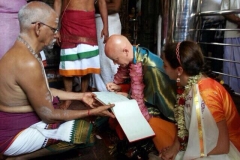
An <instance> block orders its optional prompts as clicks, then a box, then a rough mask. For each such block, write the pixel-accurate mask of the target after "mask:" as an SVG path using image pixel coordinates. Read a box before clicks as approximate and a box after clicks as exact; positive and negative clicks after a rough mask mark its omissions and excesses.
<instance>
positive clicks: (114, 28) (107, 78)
mask: <svg viewBox="0 0 240 160" xmlns="http://www.w3.org/2000/svg"><path fill="white" fill-rule="evenodd" d="M106 3H107V10H108V31H109V36H111V35H113V34H121V30H122V26H121V22H120V18H119V13H118V12H119V10H120V8H121V3H122V0H106ZM95 17H96V18H95V19H96V27H97V38H98V47H99V57H100V69H101V73H100V74H92V77H91V83H90V85H91V88H93V89H97V90H98V91H107V88H106V84H107V83H109V82H112V81H113V78H114V75H115V73H117V68H118V65H117V64H114V63H113V61H112V60H110V59H109V58H108V57H107V56H106V55H105V51H104V47H105V44H104V42H103V40H104V39H103V38H102V37H101V30H102V27H103V23H102V19H101V16H100V14H96V15H95Z"/></svg>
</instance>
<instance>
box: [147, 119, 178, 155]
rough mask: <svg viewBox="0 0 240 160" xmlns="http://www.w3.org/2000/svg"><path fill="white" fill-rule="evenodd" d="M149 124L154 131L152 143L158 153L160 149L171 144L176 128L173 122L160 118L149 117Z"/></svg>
mask: <svg viewBox="0 0 240 160" xmlns="http://www.w3.org/2000/svg"><path fill="white" fill-rule="evenodd" d="M149 124H150V126H151V127H152V129H153V131H154V132H155V136H154V137H153V143H154V145H155V147H156V148H157V150H158V152H159V153H160V152H161V150H162V149H164V148H166V147H169V146H171V145H172V144H173V141H174V138H175V135H176V132H177V129H176V126H175V124H174V123H171V122H168V121H165V120H163V119H161V118H155V117H153V118H151V119H150V120H149Z"/></svg>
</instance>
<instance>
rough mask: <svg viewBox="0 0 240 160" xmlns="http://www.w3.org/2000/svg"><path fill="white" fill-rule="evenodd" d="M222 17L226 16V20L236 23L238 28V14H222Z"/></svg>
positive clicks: (239, 23)
mask: <svg viewBox="0 0 240 160" xmlns="http://www.w3.org/2000/svg"><path fill="white" fill-rule="evenodd" d="M224 17H225V18H226V20H228V21H230V22H232V23H235V24H237V25H238V28H239V27H240V18H239V17H238V16H236V15H235V14H228V15H224Z"/></svg>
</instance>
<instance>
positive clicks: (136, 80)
mask: <svg viewBox="0 0 240 160" xmlns="http://www.w3.org/2000/svg"><path fill="white" fill-rule="evenodd" d="M129 68H130V74H129V75H130V77H131V98H133V99H135V100H136V101H137V103H138V106H139V108H140V110H141V112H142V114H143V116H144V117H145V118H146V119H147V120H148V119H149V118H150V115H149V113H148V109H147V107H146V106H145V102H144V93H143V90H144V87H145V85H144V84H143V73H142V63H141V62H137V63H136V64H134V63H131V64H130V66H129Z"/></svg>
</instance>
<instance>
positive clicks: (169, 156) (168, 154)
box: [160, 142, 179, 160]
mask: <svg viewBox="0 0 240 160" xmlns="http://www.w3.org/2000/svg"><path fill="white" fill-rule="evenodd" d="M178 152H179V142H178V143H177V144H173V145H172V146H170V147H167V148H164V149H163V150H162V151H161V154H160V157H161V158H162V159H163V160H174V159H175V157H176V155H177V154H178Z"/></svg>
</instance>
